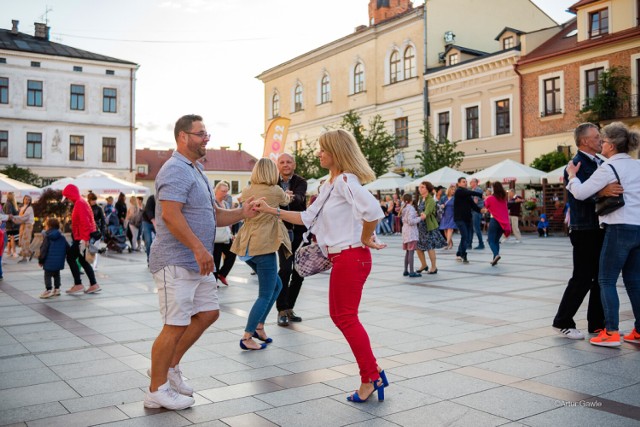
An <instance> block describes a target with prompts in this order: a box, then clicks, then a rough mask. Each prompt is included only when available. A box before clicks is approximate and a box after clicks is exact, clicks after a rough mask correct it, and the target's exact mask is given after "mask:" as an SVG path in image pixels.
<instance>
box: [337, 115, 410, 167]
mask: <svg viewBox="0 0 640 427" xmlns="http://www.w3.org/2000/svg"><path fill="white" fill-rule="evenodd" d="M340 127H341V128H343V129H345V130H348V131H349V132H351V133H352V134H353V136H354V137H355V139H356V141H357V142H358V145H359V146H360V149H361V150H362V154H364V157H365V158H366V159H367V162H368V163H369V166H371V169H373V172H374V173H375V174H376V176H380V175H383V174H385V173H387V172H388V171H389V168H390V167H391V165H393V159H394V156H395V155H396V153H397V152H398V147H397V144H396V137H395V136H394V135H391V134H390V133H389V132H388V131H387V129H386V128H385V126H384V120H382V117H380V115H379V114H376V115H375V116H374V117H373V118H372V119H371V120H369V129H368V130H367V132H366V135H365V129H364V126H363V125H362V120H361V118H360V115H359V114H358V113H356V112H355V111H353V110H351V111H349V112H348V113H347V114H345V115H344V116H343V117H342V123H341V124H340Z"/></svg>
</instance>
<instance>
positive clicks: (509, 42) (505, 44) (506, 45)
mask: <svg viewBox="0 0 640 427" xmlns="http://www.w3.org/2000/svg"><path fill="white" fill-rule="evenodd" d="M515 45H516V43H515V40H514V38H513V36H509V37H505V38H504V39H503V40H502V48H503V49H504V50H507V49H511V48H512V47H514V46H515Z"/></svg>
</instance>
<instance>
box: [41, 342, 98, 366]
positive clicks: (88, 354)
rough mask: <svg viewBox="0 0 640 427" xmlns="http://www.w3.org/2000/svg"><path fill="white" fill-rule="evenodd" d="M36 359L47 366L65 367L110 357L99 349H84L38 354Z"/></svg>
mask: <svg viewBox="0 0 640 427" xmlns="http://www.w3.org/2000/svg"><path fill="white" fill-rule="evenodd" d="M37 357H38V359H40V360H41V361H42V363H44V364H45V365H47V366H55V365H65V364H67V363H83V362H93V361H96V360H101V359H108V358H110V356H109V355H108V354H107V353H105V352H104V351H102V350H100V349H99V348H95V347H92V348H85V349H81V350H70V351H60V352H55V353H44V354H39V355H38V356H37Z"/></svg>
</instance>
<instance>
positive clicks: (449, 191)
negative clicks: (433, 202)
mask: <svg viewBox="0 0 640 427" xmlns="http://www.w3.org/2000/svg"><path fill="white" fill-rule="evenodd" d="M455 192H456V186H455V185H450V186H449V188H447V197H452V196H453V195H454V194H455Z"/></svg>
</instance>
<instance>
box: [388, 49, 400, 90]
mask: <svg viewBox="0 0 640 427" xmlns="http://www.w3.org/2000/svg"><path fill="white" fill-rule="evenodd" d="M389 77H390V78H389V82H391V83H395V82H397V81H398V80H399V79H400V55H398V51H397V50H394V51H393V53H392V54H391V58H390V59H389Z"/></svg>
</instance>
